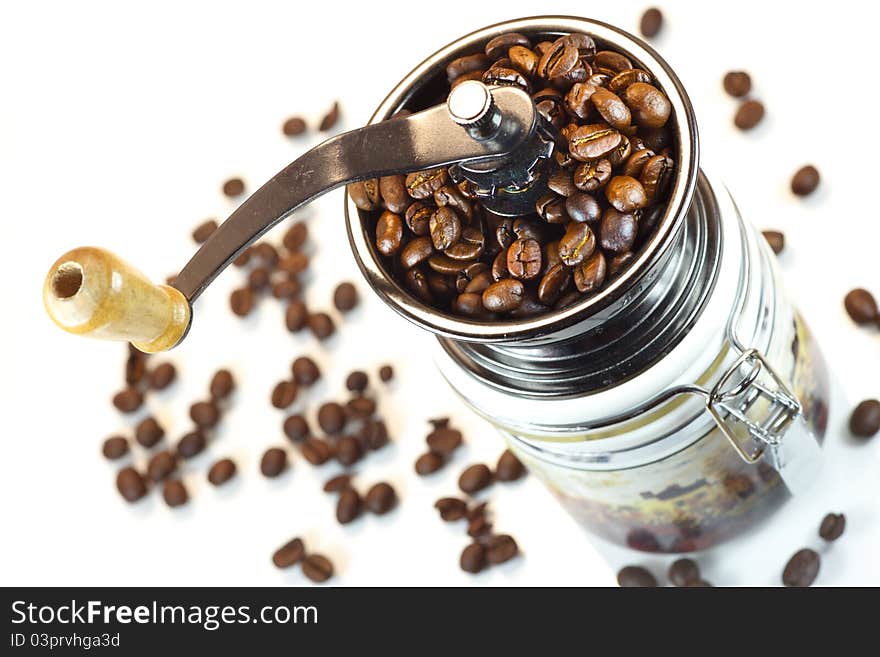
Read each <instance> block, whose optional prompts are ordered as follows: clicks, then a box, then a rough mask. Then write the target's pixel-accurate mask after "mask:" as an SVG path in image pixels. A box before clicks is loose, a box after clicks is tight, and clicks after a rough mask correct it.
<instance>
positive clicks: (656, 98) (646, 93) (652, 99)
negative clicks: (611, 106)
mask: <svg viewBox="0 0 880 657" xmlns="http://www.w3.org/2000/svg"><path fill="white" fill-rule="evenodd" d="M623 101H624V102H625V103H626V104H627V106H628V107H629V109H630V110H631V111H632V119H633V121H635V122H636V123H637V124H638V125H639V126H642V127H644V128H660V127H663V126H664V125H666V121H667V120H668V119H669V115H670V114H671V113H672V104H671V103H670V102H669V99H668V98H667V97H666V95H665V94H664V93H663V92H662V91H660V90H659V89H657V87H655V86H653V85H651V84H648V83H646V82H635V83H633V84H631V85H629V86H628V87H627V88H626V89H625V90H624V92H623Z"/></svg>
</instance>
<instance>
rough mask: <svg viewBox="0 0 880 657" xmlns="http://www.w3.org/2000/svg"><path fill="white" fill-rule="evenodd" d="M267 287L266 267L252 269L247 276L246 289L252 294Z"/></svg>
mask: <svg viewBox="0 0 880 657" xmlns="http://www.w3.org/2000/svg"><path fill="white" fill-rule="evenodd" d="M268 285H269V269H268V268H267V267H254V268H253V269H251V271H250V273H249V274H248V287H249V288H250V289H252V290H253V291H254V292H259V291H260V290H263V289H265V288H266V287H267V286H268Z"/></svg>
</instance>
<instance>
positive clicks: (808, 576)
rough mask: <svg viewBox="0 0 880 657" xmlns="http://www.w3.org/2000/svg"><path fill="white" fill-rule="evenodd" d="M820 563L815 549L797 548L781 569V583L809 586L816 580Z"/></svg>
mask: <svg viewBox="0 0 880 657" xmlns="http://www.w3.org/2000/svg"><path fill="white" fill-rule="evenodd" d="M820 563H821V559H820V558H819V553H818V552H816V551H815V550H811V549H809V548H803V549H802V550H798V551H797V552H795V553H794V556H792V558H791V559H789V561H788V563H787V564H786V565H785V570H783V571H782V583H783V584H784V585H785V586H793V587H806V586H810V585H811V584H812V583H813V582H815V581H816V576H817V575H818V574H819V566H820Z"/></svg>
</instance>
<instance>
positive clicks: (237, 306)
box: [229, 287, 254, 317]
mask: <svg viewBox="0 0 880 657" xmlns="http://www.w3.org/2000/svg"><path fill="white" fill-rule="evenodd" d="M229 308H230V309H231V310H232V312H233V314H235V315H238V316H239V317H246V316H247V315H249V314H250V313H251V311H252V310H253V309H254V293H253V291H252V290H251V289H250V288H246V287H243V288H240V289H238V290H233V291H232V294H230V295H229Z"/></svg>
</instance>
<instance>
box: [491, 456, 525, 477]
mask: <svg viewBox="0 0 880 657" xmlns="http://www.w3.org/2000/svg"><path fill="white" fill-rule="evenodd" d="M525 473H526V469H525V467H524V466H523V464H522V463H521V462H520V460H519V459H518V458H516V454H514V453H513V452H511V451H510V450H509V449H506V450H504V452H502V454H501V456H500V457H499V458H498V464H497V465H496V466H495V478H496V479H498V481H516V480H517V479H519V478H520V477H522V476H523V475H524V474H525Z"/></svg>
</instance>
